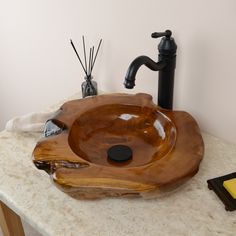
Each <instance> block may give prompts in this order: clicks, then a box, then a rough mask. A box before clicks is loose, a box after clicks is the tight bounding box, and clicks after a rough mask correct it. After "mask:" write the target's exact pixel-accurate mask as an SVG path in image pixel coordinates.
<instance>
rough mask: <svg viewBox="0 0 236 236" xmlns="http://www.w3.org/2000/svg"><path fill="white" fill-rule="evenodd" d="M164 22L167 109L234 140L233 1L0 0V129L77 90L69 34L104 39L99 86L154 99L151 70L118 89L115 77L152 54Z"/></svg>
mask: <svg viewBox="0 0 236 236" xmlns="http://www.w3.org/2000/svg"><path fill="white" fill-rule="evenodd" d="M167 28H169V29H171V30H172V31H173V33H174V37H175V39H176V42H177V44H178V58H177V71H176V80H175V108H176V109H181V110H186V111H188V112H190V113H191V114H192V115H193V116H194V117H196V118H197V120H198V122H199V124H200V126H201V128H202V129H203V130H205V131H207V132H209V133H212V134H214V135H216V136H219V137H222V138H224V139H227V140H229V141H231V142H235V143H236V105H235V101H236V92H235V88H236V1H234V0H231V1H230V0H225V1H222V0H208V1H206V0H197V1H196V0H182V1H177V0H176V1H173V0H172V1H171V0H165V1H163V0H161V1H159V0H146V1H141V0H140V1H138V0H97V1H95V0H94V1H91V0H90V1H88V0H74V1H59V0H40V1H33V0H28V1H27V0H21V1H17V0H15V1H10V0H9V1H1V8H0V109H1V115H0V128H1V129H2V128H3V127H4V124H5V122H6V121H7V120H8V119H10V118H11V117H13V116H16V115H21V114H24V113H26V112H30V111H38V110H40V109H42V108H44V107H46V106H48V105H50V104H53V103H55V102H57V101H58V100H60V99H62V98H65V97H67V96H69V95H71V94H73V93H75V92H77V91H79V90H80V84H81V82H82V81H83V73H82V70H81V68H80V66H79V64H78V61H77V60H76V58H75V55H74V52H73V51H72V48H71V46H70V44H69V39H70V38H72V39H73V40H74V41H75V42H76V44H77V45H78V44H79V43H80V44H81V38H80V37H81V35H82V34H85V35H86V36H87V38H89V39H90V42H97V41H98V39H99V38H100V37H102V38H103V40H104V43H103V46H102V49H101V52H100V55H99V58H98V60H97V64H96V66H95V70H94V77H95V79H96V80H97V81H98V83H99V88H100V89H102V90H108V91H112V92H147V93H150V94H152V95H153V96H154V97H155V99H156V93H157V73H155V72H152V71H150V70H148V69H146V68H144V67H143V68H141V69H140V71H139V72H138V76H137V83H136V84H137V86H136V87H135V90H125V89H124V88H123V79H124V76H125V73H126V70H127V68H128V65H129V63H130V62H131V61H132V60H133V59H134V58H135V57H136V56H139V55H142V54H144V55H148V56H150V57H151V58H154V59H155V58H157V50H156V47H157V44H158V42H159V41H158V40H155V39H151V38H150V34H151V33H152V32H153V31H162V30H165V29H167ZM79 46H80V45H79ZM81 52H82V51H81Z"/></svg>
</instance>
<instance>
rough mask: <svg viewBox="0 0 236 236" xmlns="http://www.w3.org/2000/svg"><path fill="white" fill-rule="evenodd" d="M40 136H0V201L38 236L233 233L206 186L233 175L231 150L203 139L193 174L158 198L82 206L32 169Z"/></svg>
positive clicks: (235, 219) (232, 223)
mask: <svg viewBox="0 0 236 236" xmlns="http://www.w3.org/2000/svg"><path fill="white" fill-rule="evenodd" d="M52 109H53V108H52ZM54 109H55V107H54ZM40 136H41V135H40V134H30V133H28V134H26V133H25V134H16V133H9V132H6V131H3V132H1V133H0V200H1V201H2V202H4V203H5V204H7V205H8V206H9V207H10V208H12V209H13V210H14V211H15V212H16V213H17V214H18V215H20V216H21V217H22V218H23V219H24V220H25V221H26V222H28V223H29V224H31V225H32V226H33V227H34V228H36V229H37V230H38V231H39V232H41V233H42V234H43V235H51V236H64V235H66V236H70V235H75V236H94V235H96V236H116V235H119V236H123V235H125V236H127V235H132V236H136V235H137V236H139V235H140V236H143V235H147V236H157V235H162V236H163V235H175V236H177V235H181V236H184V235H232V236H233V235H235V234H236V211H235V212H226V211H225V209H224V205H223V204H222V202H221V201H220V200H219V199H218V198H217V196H216V195H215V193H214V192H213V191H209V190H208V188H207V183H206V180H207V179H210V178H214V177H217V176H221V175H225V174H228V173H231V172H235V171H236V145H233V144H228V143H226V142H223V141H222V140H220V139H218V138H215V137H213V136H210V135H208V134H203V138H204V142H205V157H204V160H203V161H202V164H201V166H200V170H199V172H198V174H197V175H195V176H194V177H193V178H192V179H191V180H190V181H188V182H187V183H186V184H185V185H183V186H181V187H180V188H179V189H177V190H176V191H175V192H173V193H171V194H168V195H166V196H163V197H161V198H158V199H154V200H143V199H103V200H94V201H86V200H75V199H72V198H70V197H69V196H68V195H66V194H64V193H63V192H61V191H60V190H58V189H57V188H56V187H55V186H54V185H53V184H52V183H51V182H50V179H49V176H48V175H47V174H46V173H45V172H44V171H40V170H38V169H37V168H36V167H35V166H34V165H33V163H32V161H31V154H32V151H33V148H34V146H35V144H36V142H37V140H38V139H39V138H40Z"/></svg>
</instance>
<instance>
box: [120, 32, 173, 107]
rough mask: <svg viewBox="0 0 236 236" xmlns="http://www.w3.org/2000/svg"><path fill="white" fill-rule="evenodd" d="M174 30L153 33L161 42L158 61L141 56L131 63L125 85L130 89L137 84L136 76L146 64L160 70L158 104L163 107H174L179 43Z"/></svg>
mask: <svg viewBox="0 0 236 236" xmlns="http://www.w3.org/2000/svg"><path fill="white" fill-rule="evenodd" d="M171 34H172V32H171V31H170V30H166V31H165V32H162V33H157V32H155V33H152V38H159V37H163V38H162V39H161V42H160V43H159V45H158V50H159V55H158V62H155V61H153V60H152V59H150V58H149V57H147V56H139V57H137V58H136V59H134V60H133V62H132V63H131V64H130V66H129V68H128V71H127V74H126V76H125V82H124V85H125V87H126V88H128V89H132V88H133V87H134V86H135V76H136V73H137V71H138V69H139V68H140V66H142V65H145V66H147V67H148V68H149V69H151V70H153V71H159V81H158V105H159V106H160V107H162V108H166V109H172V107H173V93H174V72H175V65H176V50H177V45H176V43H175V40H174V38H173V37H171Z"/></svg>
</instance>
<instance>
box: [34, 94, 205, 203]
mask: <svg viewBox="0 0 236 236" xmlns="http://www.w3.org/2000/svg"><path fill="white" fill-rule="evenodd" d="M51 121H52V122H53V123H54V124H56V125H57V126H58V127H59V128H61V132H59V133H58V134H56V135H51V136H49V137H45V138H43V139H42V140H40V141H39V142H38V143H37V145H36V147H35V149H34V151H33V162H34V164H35V165H36V166H37V167H38V168H39V169H44V170H45V171H47V172H48V173H49V174H50V176H51V179H52V180H53V182H54V183H55V184H56V185H57V186H58V187H59V188H60V189H61V190H63V191H64V192H66V193H68V194H70V195H71V196H72V197H75V198H79V199H81V198H82V199H94V198H102V197H145V198H151V197H155V196H157V195H158V194H160V193H162V192H167V191H170V190H173V189H175V188H176V187H178V186H179V185H180V184H182V183H184V182H185V181H186V180H188V179H189V178H191V177H192V176H193V175H195V174H196V173H197V171H198V168H199V165H200V162H201V160H202V158H203V153H204V144H203V140H202V136H201V133H200V130H199V127H198V125H197V123H196V121H195V120H194V119H193V117H192V116H191V115H189V114H188V113H186V112H183V111H171V110H166V109H162V108H160V107H158V106H157V105H155V104H154V103H153V102H152V97H151V96H150V95H148V94H141V93H140V94H136V95H129V94H108V95H99V96H93V97H88V98H85V99H79V100H73V101H69V102H66V103H65V104H64V105H63V106H62V107H61V108H60V110H59V111H58V113H57V114H56V115H55V117H54V118H53V119H52V120H51ZM118 144H120V145H126V146H128V147H130V148H131V149H132V151H133V155H132V159H131V160H129V161H125V162H115V161H112V160H110V159H109V158H108V157H107V150H108V149H109V148H110V147H112V146H114V145H118Z"/></svg>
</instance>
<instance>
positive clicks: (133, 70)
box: [124, 56, 166, 89]
mask: <svg viewBox="0 0 236 236" xmlns="http://www.w3.org/2000/svg"><path fill="white" fill-rule="evenodd" d="M142 65H145V66H146V67H148V68H149V69H150V70H153V71H159V70H162V69H163V68H164V67H165V66H166V63H165V62H164V61H159V62H155V61H153V60H152V59H151V58H149V57H147V56H139V57H137V58H136V59H134V60H133V61H132V62H131V64H130V66H129V68H128V71H127V74H126V76H125V82H124V85H125V87H126V88H127V89H132V88H133V87H134V86H135V77H136V74H137V71H138V70H139V68H140V67H141V66H142Z"/></svg>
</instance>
